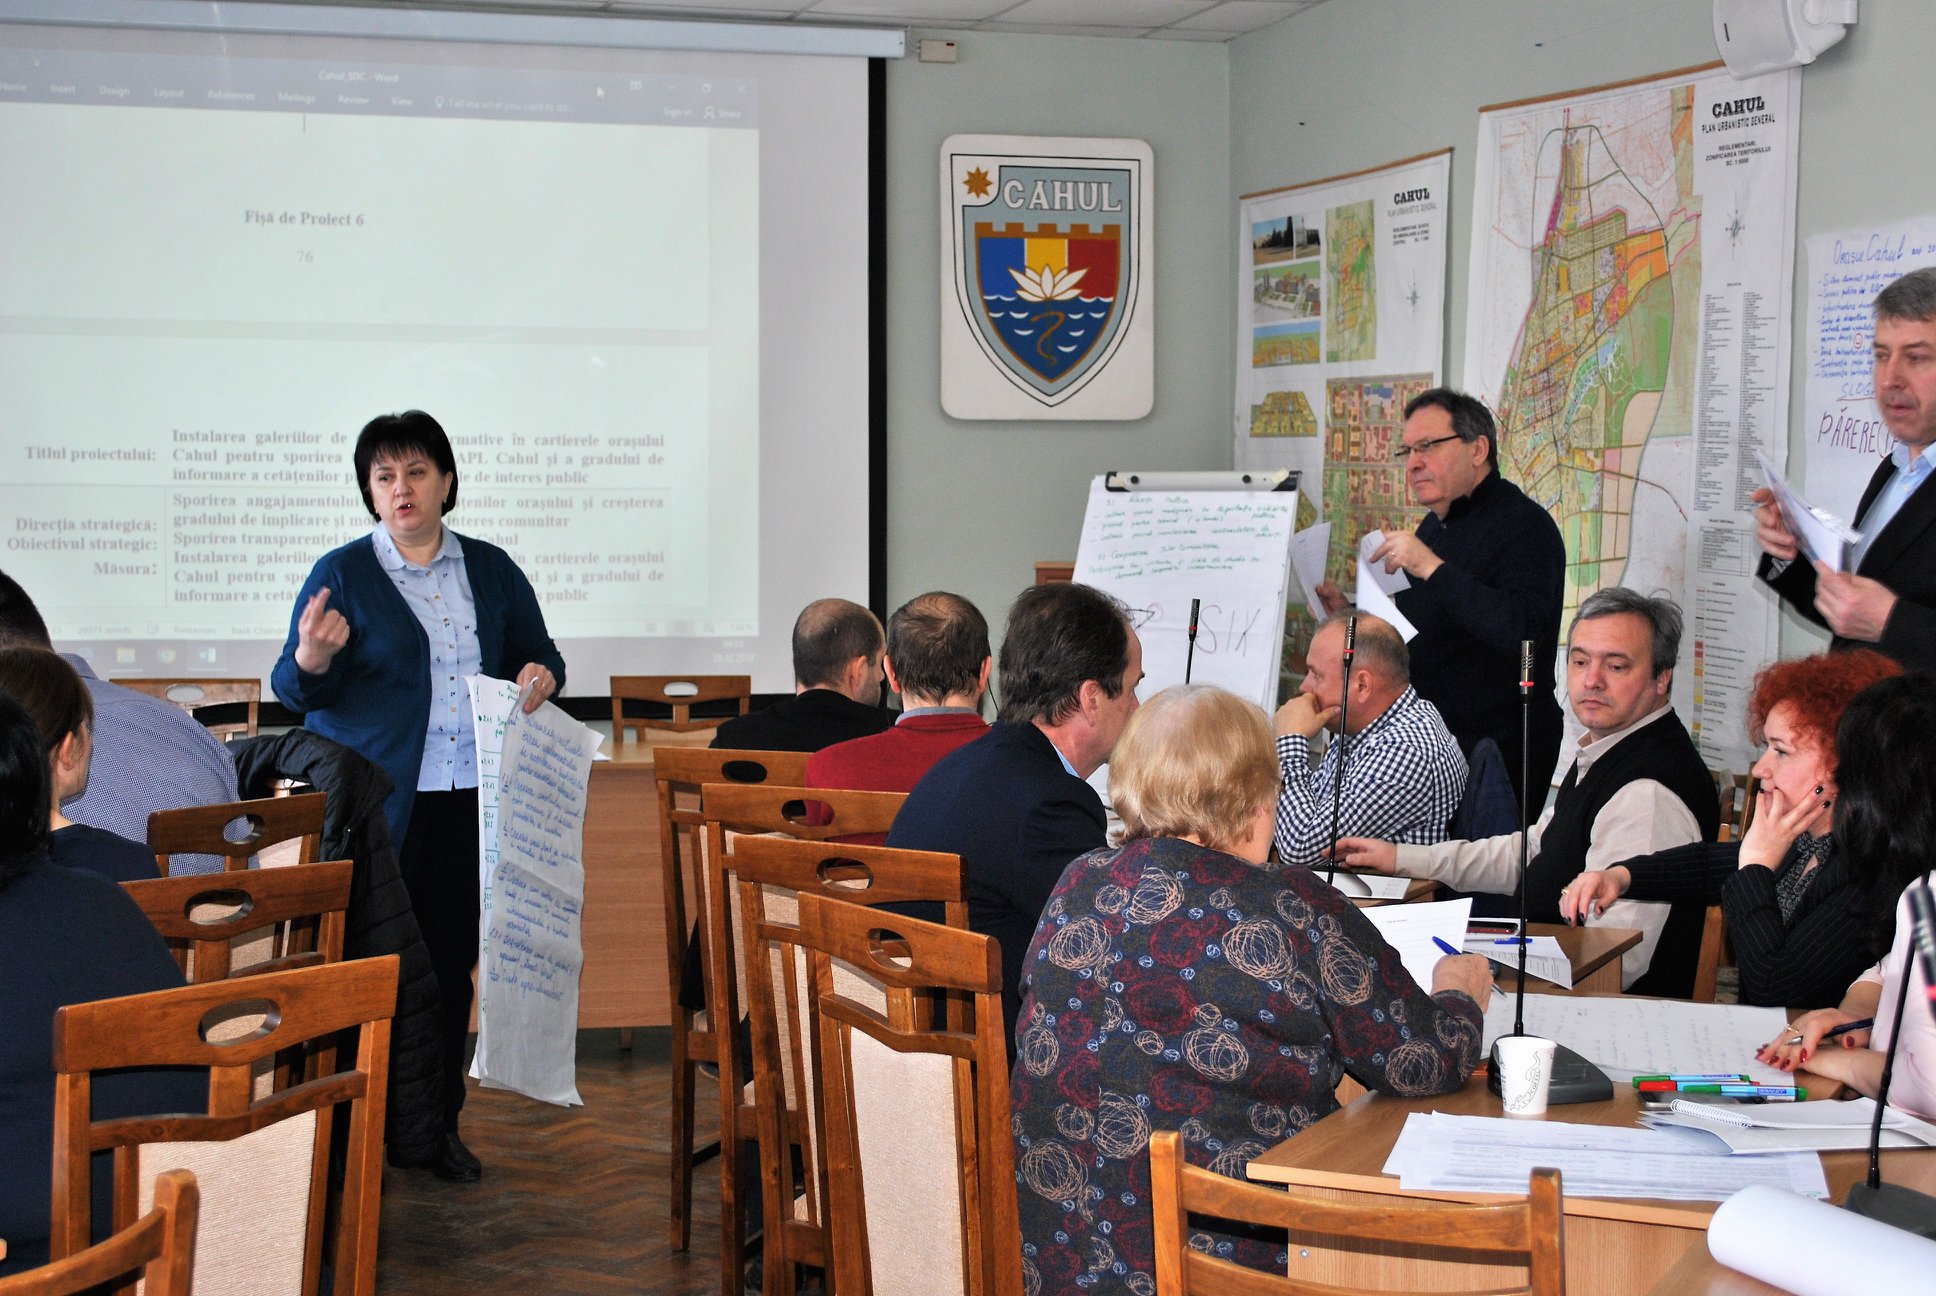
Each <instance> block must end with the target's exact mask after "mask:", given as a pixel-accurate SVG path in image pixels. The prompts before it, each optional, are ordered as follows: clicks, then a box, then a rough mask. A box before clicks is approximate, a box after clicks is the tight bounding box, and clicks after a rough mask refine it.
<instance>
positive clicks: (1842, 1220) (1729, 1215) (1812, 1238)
mask: <svg viewBox="0 0 1936 1296" xmlns="http://www.w3.org/2000/svg"><path fill="white" fill-rule="evenodd" d="M1707 1249H1708V1252H1709V1254H1711V1255H1712V1256H1713V1257H1714V1258H1715V1259H1716V1260H1718V1261H1720V1262H1721V1263H1722V1264H1724V1265H1726V1266H1727V1267H1728V1268H1730V1269H1738V1270H1740V1271H1741V1272H1742V1273H1744V1274H1747V1275H1749V1276H1750V1277H1752V1278H1759V1279H1761V1280H1762V1281H1763V1282H1765V1283H1768V1284H1770V1285H1772V1286H1775V1287H1779V1288H1780V1289H1781V1290H1782V1291H1785V1292H1793V1293H1794V1294H1795V1296H1870V1293H1882V1292H1889V1293H1892V1296H1893V1294H1896V1293H1901V1294H1902V1296H1907V1293H1909V1292H1926V1291H1929V1290H1930V1289H1931V1286H1932V1283H1936V1242H1932V1241H1930V1240H1929V1239H1928V1238H1922V1237H1917V1236H1916V1235H1915V1234H1914V1233H1910V1232H1908V1231H1906V1230H1904V1229H1899V1228H1891V1227H1890V1226H1889V1225H1887V1224H1880V1223H1877V1222H1876V1221H1875V1220H1872V1219H1865V1218H1863V1217H1862V1216H1860V1215H1857V1214H1855V1213H1854V1212H1853V1211H1846V1210H1842V1209H1840V1208H1838V1207H1835V1206H1830V1205H1828V1204H1827V1203H1826V1202H1819V1201H1810V1200H1809V1199H1808V1198H1806V1197H1802V1196H1798V1195H1797V1194H1795V1193H1792V1192H1781V1191H1779V1190H1778V1189H1774V1188H1769V1187H1763V1186H1755V1187H1749V1188H1743V1189H1742V1190H1741V1191H1740V1192H1738V1193H1736V1194H1735V1195H1734V1196H1732V1197H1730V1198H1728V1199H1727V1200H1726V1201H1725V1202H1723V1203H1721V1206H1720V1209H1718V1210H1716V1211H1715V1212H1714V1219H1713V1220H1712V1221H1711V1222H1710V1223H1709V1224H1708V1229H1707Z"/></svg>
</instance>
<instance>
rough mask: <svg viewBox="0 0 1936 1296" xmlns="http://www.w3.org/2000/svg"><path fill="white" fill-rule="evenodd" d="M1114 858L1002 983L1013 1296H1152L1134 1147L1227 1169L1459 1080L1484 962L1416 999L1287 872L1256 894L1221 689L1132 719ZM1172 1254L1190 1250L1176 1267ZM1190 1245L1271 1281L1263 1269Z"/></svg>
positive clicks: (1259, 759) (1101, 861) (1250, 730)
mask: <svg viewBox="0 0 1936 1296" xmlns="http://www.w3.org/2000/svg"><path fill="white" fill-rule="evenodd" d="M1109 770H1110V772H1109V792H1110V797H1111V799H1112V801H1113V802H1114V803H1115V807H1116V811H1117V813H1118V814H1120V815H1121V816H1122V820H1123V825H1124V840H1123V844H1122V845H1121V846H1117V847H1112V848H1106V849H1103V850H1098V851H1092V852H1090V853H1089V854H1086V855H1083V856H1080V857H1078V858H1077V859H1076V860H1074V861H1073V862H1072V863H1071V864H1070V865H1069V867H1068V869H1067V871H1065V872H1064V873H1063V875H1062V880H1061V882H1060V883H1059V884H1058V885H1057V887H1056V889H1055V892H1054V894H1053V895H1052V896H1051V898H1050V900H1049V903H1048V907H1047V908H1046V909H1045V910H1044V911H1043V913H1042V918H1041V922H1040V924H1039V925H1038V927H1037V929H1036V934H1035V939H1034V941H1033V942H1032V943H1031V944H1030V947H1029V951H1028V956H1027V958H1026V960H1025V961H1024V969H1025V973H1024V987H1023V989H1024V997H1023V1001H1022V1021H1021V1024H1020V1025H1019V1026H1018V1028H1017V1031H1016V1061H1015V1066H1014V1069H1013V1071H1012V1073H1011V1076H1010V1092H1011V1097H1012V1099H1013V1103H1014V1115H1015V1120H1014V1130H1015V1139H1016V1167H1017V1178H1018V1180H1019V1195H1020V1199H1021V1221H1022V1242H1023V1246H1022V1253H1023V1265H1024V1268H1025V1271H1026V1273H1027V1274H1028V1280H1029V1289H1030V1290H1040V1291H1044V1292H1047V1291H1070V1290H1075V1289H1076V1288H1077V1286H1078V1281H1079V1280H1082V1279H1084V1278H1085V1276H1086V1278H1087V1281H1083V1282H1081V1283H1080V1285H1081V1286H1083V1287H1086V1288H1087V1289H1088V1290H1089V1291H1091V1292H1105V1291H1107V1292H1140V1293H1147V1292H1150V1291H1153V1290H1154V1289H1155V1286H1154V1284H1155V1277H1154V1274H1155V1249H1154V1243H1153V1240H1152V1233H1151V1227H1152V1222H1151V1215H1150V1206H1149V1151H1148V1145H1149V1136H1150V1134H1151V1132H1152V1131H1154V1130H1164V1129H1174V1130H1179V1131H1181V1133H1182V1134H1183V1141H1184V1147H1185V1152H1186V1155H1187V1156H1188V1157H1189V1159H1190V1160H1191V1161H1192V1162H1193V1163H1195V1164H1197V1165H1202V1166H1208V1167H1209V1168H1211V1169H1213V1170H1216V1171H1218V1172H1219V1173H1222V1174H1227V1175H1230V1176H1232V1177H1237V1178H1241V1177H1242V1175H1243V1172H1244V1165H1245V1163H1246V1162H1247V1161H1249V1160H1250V1158H1252V1157H1254V1156H1257V1155H1258V1154H1260V1153H1262V1152H1263V1151H1265V1150H1266V1149H1268V1148H1269V1147H1271V1146H1272V1145H1273V1144H1275V1143H1277V1142H1278V1141H1280V1140H1282V1139H1285V1138H1288V1137H1289V1136H1290V1135H1292V1134H1294V1133H1296V1132H1297V1131H1298V1130H1300V1129H1303V1128H1304V1127H1305V1126H1306V1125H1309V1124H1311V1123H1312V1122H1313V1121H1315V1120H1317V1119H1319V1118H1320V1117H1322V1116H1324V1115H1325V1114H1327V1113H1328V1112H1331V1111H1333V1110H1335V1108H1336V1107H1337V1101H1336V1099H1335V1098H1334V1097H1333V1091H1334V1090H1335V1089H1336V1088H1337V1086H1338V1082H1339V1081H1340V1080H1341V1079H1342V1078H1343V1076H1344V1075H1345V1074H1346V1073H1347V1072H1349V1073H1350V1074H1351V1075H1352V1076H1353V1077H1355V1078H1356V1079H1357V1080H1358V1081H1359V1082H1360V1083H1362V1084H1364V1085H1365V1086H1366V1087H1367V1088H1369V1089H1373V1090H1376V1091H1378V1092H1381V1093H1387V1094H1394V1095H1400V1096H1408V1097H1416V1096H1423V1095H1430V1094H1440V1093H1449V1092H1451V1091H1452V1090H1454V1089H1457V1088H1459V1087H1460V1086H1461V1085H1462V1084H1464V1083H1465V1080H1466V1077H1467V1075H1468V1074H1469V1073H1470V1071H1471V1070H1472V1068H1473V1066H1474V1065H1475V1064H1476V1063H1477V1062H1478V1060H1479V1053H1480V1038H1481V1035H1482V1033H1483V1021H1482V1012H1483V1009H1484V1006H1485V1001H1486V997H1487V995H1488V994H1489V991H1490V986H1491V982H1490V979H1489V977H1488V974H1487V971H1486V965H1485V961H1484V960H1483V959H1480V958H1477V957H1474V956H1470V955H1458V956H1453V957H1448V958H1445V959H1443V960H1441V961H1440V962H1439V964H1438V967H1437V970H1436V972H1435V975H1434V977H1433V990H1434V992H1435V993H1433V994H1430V995H1428V994H1426V993H1425V992H1424V991H1423V990H1421V989H1420V988H1419V987H1418V985H1417V984H1416V983H1415V982H1414V981H1413V980H1412V978H1411V976H1410V975H1409V974H1408V973H1407V972H1406V971H1405V969H1404V966H1403V965H1402V964H1401V963H1400V961H1399V957H1398V955H1397V953H1396V952H1394V951H1393V950H1392V948H1391V947H1390V946H1389V945H1387V944H1386V943H1385V941H1384V939H1383V938H1382V937H1380V936H1379V935H1378V932H1377V930H1376V929H1375V928H1373V927H1372V925H1371V923H1370V922H1369V921H1368V920H1366V918H1365V917H1364V915H1363V914H1361V913H1359V912H1358V910H1357V909H1356V908H1354V907H1353V906H1352V905H1351V904H1350V902H1348V901H1347V900H1345V899H1344V898H1343V897H1342V896H1341V895H1339V893H1338V892H1337V891H1336V890H1335V889H1334V888H1332V887H1330V886H1328V885H1326V884H1325V882H1324V881H1323V880H1322V879H1321V878H1319V877H1318V876H1317V875H1316V874H1314V873H1313V872H1312V871H1311V870H1309V869H1302V868H1286V869H1276V870H1267V869H1266V868H1265V867H1264V862H1265V860H1266V859H1267V858H1268V856H1269V852H1270V843H1271V831H1272V828H1273V816H1274V813H1275V810H1276V805H1277V794H1278V766H1277V759H1276V755H1275V751H1274V748H1273V745H1272V741H1271V732H1270V722H1269V721H1268V720H1267V719H1266V718H1265V716H1264V713H1263V711H1262V710H1260V709H1259V708H1258V707H1257V706H1255V705H1254V704H1252V703H1250V702H1246V701H1244V700H1243V699H1241V698H1238V697H1235V696H1234V695H1232V694H1230V693H1227V692H1225V691H1223V690H1222V689H1219V688H1215V687H1212V686H1210V685H1202V684H1186V685H1181V686H1178V687H1175V688H1169V689H1165V690H1164V691H1163V692H1161V693H1159V694H1157V695H1156V696H1155V697H1154V698H1151V699H1150V700H1149V701H1148V702H1146V703H1144V704H1143V706H1142V707H1141V709H1139V710H1138V711H1137V712H1136V714H1135V715H1133V716H1132V717H1131V718H1130V721H1129V724H1128V726H1127V727H1126V728H1125V729H1124V731H1123V736H1122V739H1121V741H1120V742H1119V743H1118V744H1117V746H1116V750H1115V752H1114V753H1113V755H1112V756H1111V758H1110V765H1109ZM1197 1241H1198V1240H1196V1239H1193V1244H1197ZM1201 1244H1202V1245H1206V1246H1210V1247H1213V1248H1215V1249H1216V1250H1217V1252H1218V1253H1219V1254H1223V1255H1227V1256H1229V1257H1230V1258H1232V1259H1235V1260H1237V1261H1239V1262H1241V1263H1245V1264H1251V1265H1255V1266H1258V1267H1271V1266H1273V1265H1274V1266H1275V1268H1276V1269H1277V1271H1278V1272H1280V1273H1281V1272H1283V1269H1284V1265H1285V1258H1284V1251H1283V1247H1282V1246H1281V1245H1272V1244H1271V1243H1270V1242H1268V1241H1260V1240H1257V1239H1238V1238H1231V1237H1226V1236H1222V1235H1209V1236H1207V1237H1206V1238H1204V1239H1202V1240H1201Z"/></svg>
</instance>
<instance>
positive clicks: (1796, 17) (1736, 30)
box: [1714, 0, 1856, 81]
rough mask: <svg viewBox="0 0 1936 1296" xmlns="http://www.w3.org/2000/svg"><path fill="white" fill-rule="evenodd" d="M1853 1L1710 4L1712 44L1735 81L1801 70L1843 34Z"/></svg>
mask: <svg viewBox="0 0 1936 1296" xmlns="http://www.w3.org/2000/svg"><path fill="white" fill-rule="evenodd" d="M1855 3H1856V0H1714V44H1715V46H1716V47H1717V48H1718V49H1719V50H1720V51H1721V59H1722V61H1723V62H1724V63H1726V64H1727V65H1728V72H1729V73H1730V74H1731V75H1732V76H1733V77H1734V78H1735V80H1737V81H1739V80H1744V79H1746V78H1748V77H1751V76H1756V75H1758V74H1760V73H1762V72H1775V71H1779V70H1780V69H1782V68H1791V67H1801V66H1802V65H1803V64H1804V63H1813V62H1814V61H1815V56H1816V55H1818V54H1820V53H1821V52H1822V51H1823V50H1825V49H1827V48H1828V47H1829V46H1831V45H1833V44H1835V42H1837V41H1839V40H1841V39H1842V38H1843V37H1844V36H1846V35H1848V34H1849V24H1850V23H1853V22H1854V21H1855Z"/></svg>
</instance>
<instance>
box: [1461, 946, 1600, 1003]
mask: <svg viewBox="0 0 1936 1296" xmlns="http://www.w3.org/2000/svg"><path fill="white" fill-rule="evenodd" d="M1502 941H1503V942H1504V943H1503V944H1502V943H1501V942H1502ZM1465 952H1466V953H1468V954H1478V955H1482V956H1483V957H1485V958H1489V959H1492V960H1494V961H1495V962H1497V963H1498V964H1499V965H1500V966H1501V967H1504V968H1506V969H1508V970H1509V971H1514V972H1517V971H1518V970H1519V947H1518V946H1517V945H1515V944H1513V943H1512V938H1511V937H1509V936H1507V937H1500V936H1492V935H1488V934H1485V933H1480V932H1468V933H1466V938H1465ZM1526 975H1527V976H1536V977H1538V978H1539V979H1540V980H1542V981H1551V982H1552V983H1553V984H1554V985H1556V986H1558V987H1559V988H1560V989H1562V990H1571V989H1572V988H1573V960H1572V959H1569V958H1568V957H1566V951H1565V950H1563V949H1561V948H1560V943H1559V942H1558V941H1557V940H1555V939H1554V938H1553V937H1551V936H1535V937H1533V939H1532V943H1531V944H1530V945H1528V946H1527V947H1526Z"/></svg>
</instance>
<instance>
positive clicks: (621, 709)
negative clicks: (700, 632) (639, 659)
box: [611, 675, 753, 747]
mask: <svg viewBox="0 0 1936 1296" xmlns="http://www.w3.org/2000/svg"><path fill="white" fill-rule="evenodd" d="M611 679H612V745H613V746H614V747H616V746H618V745H619V744H620V743H622V742H624V741H625V738H626V733H627V731H628V730H629V731H632V732H635V733H637V734H638V738H639V741H640V742H644V741H645V731H646V730H648V729H657V730H659V731H661V732H670V733H691V732H692V731H693V730H695V729H714V728H717V727H718V726H719V722H720V721H721V720H724V719H726V717H725V716H707V717H703V718H701V719H698V720H695V719H693V718H692V709H693V707H695V706H698V705H700V704H701V703H704V702H731V701H736V702H738V703H739V713H740V714H741V715H745V714H746V713H747V712H748V711H751V710H752V709H753V677H752V676H751V675H614V676H612V677H611ZM627 702H650V703H653V704H654V705H657V706H662V707H666V708H669V709H670V710H671V712H672V717H671V718H670V719H661V718H659V717H655V716H635V715H632V716H629V715H626V714H625V704H626V703H627Z"/></svg>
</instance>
